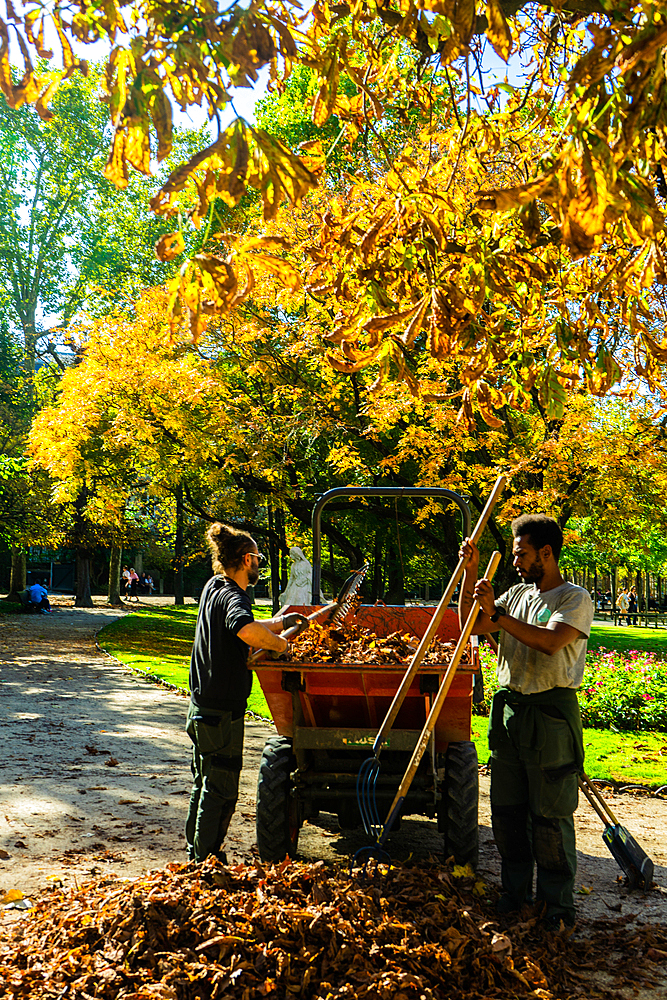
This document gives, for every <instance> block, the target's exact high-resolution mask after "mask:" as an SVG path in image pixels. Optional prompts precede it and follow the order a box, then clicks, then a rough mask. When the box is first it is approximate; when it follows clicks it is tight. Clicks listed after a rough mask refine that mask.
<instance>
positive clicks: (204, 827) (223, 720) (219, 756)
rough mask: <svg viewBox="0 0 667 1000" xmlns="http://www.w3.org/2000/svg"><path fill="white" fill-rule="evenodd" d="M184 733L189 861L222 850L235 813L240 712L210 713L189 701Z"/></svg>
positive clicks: (240, 746) (240, 755) (240, 756)
mask: <svg viewBox="0 0 667 1000" xmlns="http://www.w3.org/2000/svg"><path fill="white" fill-rule="evenodd" d="M186 732H187V734H188V736H189V737H190V739H191V740H192V742H193V744H194V746H193V748H192V777H193V785H192V792H191V795H190V807H189V809H188V818H187V820H186V824H185V839H186V841H187V846H188V857H189V858H190V860H191V861H203V860H204V858H206V857H208V855H209V854H220V853H221V850H222V842H223V840H224V839H225V835H226V833H227V830H228V828H229V824H230V822H231V819H232V816H233V815H234V809H235V807H236V800H237V799H238V793H239V775H240V773H241V765H242V763H243V715H242V714H241V715H239V716H237V717H233V716H232V713H231V712H215V713H211V714H209V710H202V709H200V708H197V707H196V706H195V705H193V704H192V703H191V704H190V708H189V710H188V721H187V724H186Z"/></svg>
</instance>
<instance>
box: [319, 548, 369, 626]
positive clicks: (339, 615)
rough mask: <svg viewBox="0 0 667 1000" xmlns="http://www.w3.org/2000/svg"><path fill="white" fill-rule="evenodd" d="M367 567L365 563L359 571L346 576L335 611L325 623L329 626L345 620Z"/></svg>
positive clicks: (356, 570)
mask: <svg viewBox="0 0 667 1000" xmlns="http://www.w3.org/2000/svg"><path fill="white" fill-rule="evenodd" d="M368 567H369V564H368V563H367V562H365V563H364V565H363V566H362V567H361V568H360V569H355V571H354V573H351V574H350V576H348V578H347V580H346V581H345V583H344V584H343V586H342V587H341V588H340V590H339V592H338V597H337V598H336V602H335V603H336V605H337V607H336V610H335V611H334V613H333V614H332V616H331V618H330V619H329V621H328V623H327V624H328V625H329V626H331V625H336V624H337V623H338V622H341V621H342V620H343V618H345V615H346V614H347V613H348V611H349V610H350V605H351V604H352V601H353V600H354V598H355V596H356V594H357V591H358V590H359V587H360V586H361V584H362V583H363V581H364V577H365V576H366V574H367V573H368Z"/></svg>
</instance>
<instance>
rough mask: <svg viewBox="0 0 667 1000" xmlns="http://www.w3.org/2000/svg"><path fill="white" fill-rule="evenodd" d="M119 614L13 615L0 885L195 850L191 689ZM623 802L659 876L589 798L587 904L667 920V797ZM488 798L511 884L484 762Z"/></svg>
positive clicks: (2, 629) (330, 835) (130, 865)
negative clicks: (180, 689)
mask: <svg viewBox="0 0 667 1000" xmlns="http://www.w3.org/2000/svg"><path fill="white" fill-rule="evenodd" d="M116 617H118V615H117V613H116V612H114V611H111V610H110V609H108V608H107V609H105V608H102V607H96V608H95V609H93V610H90V611H89V610H81V609H74V608H61V609H60V610H58V611H57V612H55V613H54V614H53V615H51V616H47V615H44V616H10V615H2V616H0V741H1V742H2V746H3V750H4V752H3V754H2V758H1V761H2V763H1V764H0V894H1V893H2V891H7V890H10V889H19V890H21V891H22V892H23V893H24V894H25V895H30V894H35V893H36V892H38V891H39V890H41V889H43V888H44V887H47V886H49V885H53V883H54V882H61V883H63V884H64V885H70V884H74V883H80V882H81V880H83V879H85V878H86V877H87V876H89V875H90V874H94V873H102V872H105V873H107V872H114V873H116V874H117V875H119V876H122V877H136V876H139V875H141V874H142V873H143V872H144V871H146V870H147V869H151V868H159V867H163V866H164V865H166V864H167V863H169V862H171V861H184V860H185V853H184V842H183V832H182V831H183V826H184V822H185V814H186V809H187V802H188V795H189V788H190V772H189V741H188V739H187V737H186V735H185V733H184V732H183V723H184V717H185V710H186V701H185V698H183V697H182V696H179V695H178V694H176V693H173V692H170V691H167V690H164V689H162V688H160V687H157V686H155V685H153V684H150V683H148V682H146V681H144V680H143V679H142V678H141V677H137V676H135V675H133V674H132V673H131V672H129V671H127V670H125V669H123V668H122V667H121V666H119V665H118V664H116V663H115V662H114V661H113V660H111V659H109V658H107V657H105V656H104V655H103V654H101V653H100V652H99V650H98V649H97V648H96V645H95V634H96V632H97V631H99V629H101V628H102V627H103V626H104V625H105V624H107V623H108V622H111V621H113V620H115V618H116ZM270 732H271V727H269V726H268V725H264V724H261V723H257V722H249V723H247V726H246V746H245V765H244V769H243V773H242V787H241V796H240V801H239V806H238V809H237V812H236V815H235V817H234V820H233V822H232V826H231V828H230V832H229V836H228V840H227V851H228V854H229V855H230V860H232V861H251V860H252V858H253V857H254V855H253V847H254V843H255V832H254V801H255V784H256V775H257V767H258V763H259V757H260V754H261V751H262V747H263V745H264V741H265V739H266V736H267V735H268V734H269V733H270ZM611 802H612V808H614V809H615V810H616V811H617V813H618V815H619V819H620V820H621V822H623V823H624V824H625V825H626V826H627V827H628V828H629V829H630V830H631V831H632V832H633V833H634V834H635V835H636V837H637V838H638V839H639V840H640V842H641V843H642V845H643V846H644V848H645V849H646V851H647V853H649V854H650V855H651V857H652V858H653V859H654V862H655V864H656V881H657V883H658V888H656V889H654V890H653V891H651V892H649V893H647V894H641V893H628V892H627V891H626V890H625V889H624V888H623V887H622V886H621V885H619V884H618V877H619V875H620V872H619V869H618V868H617V866H616V864H615V862H614V861H613V859H612V858H611V856H610V855H609V853H608V851H607V849H606V847H605V846H604V844H603V842H602V840H601V828H600V823H599V820H598V819H597V817H596V816H595V814H594V813H593V812H592V810H591V809H590V807H589V806H588V805H587V804H586V803H582V805H580V808H579V810H578V813H577V817H576V820H577V836H578V846H579V862H580V867H579V872H578V875H577V885H578V886H579V887H581V891H580V893H579V894H578V895H577V897H576V898H577V906H578V910H579V915H580V917H581V918H583V919H584V921H585V920H595V919H605V920H609V919H611V920H624V921H628V920H636V921H637V922H660V923H667V801H665V800H660V799H655V798H646V797H641V798H635V797H633V796H630V795H627V794H626V795H616V796H612V797H611ZM480 807H481V808H480V822H481V840H482V849H481V874H482V876H483V877H484V878H487V879H488V880H489V882H491V883H494V884H497V881H498V859H497V852H496V850H495V846H494V845H493V841H492V834H491V830H490V825H489V801H488V779H487V778H486V777H485V776H484V775H482V778H481V802H480ZM365 843H366V841H365V839H364V837H363V834H362V832H361V831H358V832H354V833H353V834H350V833H345V834H343V833H340V832H339V830H338V824H337V820H336V818H335V816H333V815H329V814H322V815H321V817H320V819H319V820H318V822H317V824H306V825H305V826H304V828H303V830H302V834H301V839H300V845H299V848H300V854H301V856H302V857H303V858H304V859H307V860H316V859H318V858H323V859H325V860H337V861H339V862H340V861H341V860H347V859H348V858H349V857H350V856H351V854H353V853H354V851H355V850H357V848H358V847H361V846H364V845H365ZM390 849H391V852H392V856H393V857H394V858H396V859H405V858H408V857H410V856H412V858H413V860H419V859H420V858H426V857H429V856H433V855H434V856H439V855H440V852H441V850H442V841H441V838H440V837H439V836H438V834H437V831H436V829H435V824H434V823H432V822H430V821H428V820H423V819H417V818H415V819H407V820H406V821H404V823H403V826H402V828H401V830H400V831H399V832H398V833H397V834H396V835H395V836H394V837H392V840H391V844H390ZM0 913H2V918H3V919H4V920H9V919H15V918H16V917H18V916H19V911H16V910H11V911H8V910H3V911H0ZM619 995H620V994H619ZM657 995H658V994H656V996H657ZM642 996H645V997H646V998H648V997H650V996H651V994H650V993H644V994H642Z"/></svg>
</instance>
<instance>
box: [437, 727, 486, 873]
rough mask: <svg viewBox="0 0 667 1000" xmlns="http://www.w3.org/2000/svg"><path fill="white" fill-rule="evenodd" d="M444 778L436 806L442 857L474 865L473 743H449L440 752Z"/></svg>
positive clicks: (475, 796) (475, 801) (476, 780)
mask: <svg viewBox="0 0 667 1000" xmlns="http://www.w3.org/2000/svg"><path fill="white" fill-rule="evenodd" d="M443 763H444V767H445V779H444V782H443V786H442V799H441V801H440V806H439V808H438V829H439V830H440V831H441V832H442V833H443V834H444V837H445V843H444V852H445V860H447V858H451V857H452V855H453V856H454V860H455V862H456V864H457V865H470V866H471V867H472V868H477V862H478V859H479V826H478V805H479V772H478V769H477V748H476V746H475V744H474V743H470V742H468V741H461V742H460V743H450V744H449V746H448V747H447V752H446V753H445V754H444V761H443Z"/></svg>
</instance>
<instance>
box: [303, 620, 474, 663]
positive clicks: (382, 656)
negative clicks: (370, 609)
mask: <svg viewBox="0 0 667 1000" xmlns="http://www.w3.org/2000/svg"><path fill="white" fill-rule="evenodd" d="M418 646H419V639H418V638H417V637H416V636H414V635H411V634H410V633H409V632H392V633H391V634H390V635H387V636H378V635H376V634H375V632H371V630H370V629H368V628H364V627H363V626H362V625H359V624H358V623H357V622H355V621H353V620H351V619H349V618H348V619H345V620H344V621H342V622H340V623H338V624H336V625H335V626H334V627H333V628H327V627H326V626H322V625H319V624H318V623H317V622H312V623H311V626H310V628H309V629H308V630H307V631H306V632H301V634H300V635H297V636H296V637H295V639H294V643H293V645H292V651H291V659H293V660H296V661H297V662H299V663H364V664H365V663H373V664H392V663H398V664H407V663H408V661H409V660H410V658H411V657H412V655H413V654H414V653H415V652H416V650H417V647H418ZM455 648H456V643H454V642H442V641H441V640H439V639H434V640H433V641H432V642H431V644H430V646H429V649H428V652H427V653H426V655H425V657H424V659H423V661H422V663H423V664H424V665H427V666H428V665H429V664H431V665H436V664H437V665H439V666H441V665H442V664H443V663H444V664H447V663H449V661H450V660H451V658H452V653H453V652H454V649H455ZM461 662H462V663H466V662H469V660H468V659H467V653H464V655H463V657H462V660H461Z"/></svg>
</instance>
